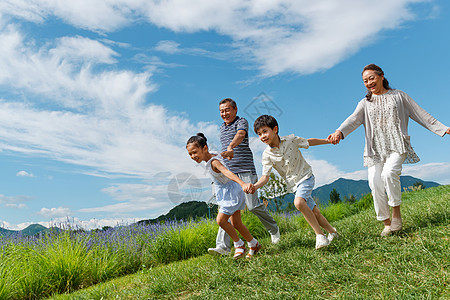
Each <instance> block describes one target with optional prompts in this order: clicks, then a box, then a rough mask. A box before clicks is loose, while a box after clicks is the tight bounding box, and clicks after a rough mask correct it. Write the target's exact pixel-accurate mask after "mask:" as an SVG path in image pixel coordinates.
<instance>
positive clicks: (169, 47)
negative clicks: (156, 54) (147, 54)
mask: <svg viewBox="0 0 450 300" xmlns="http://www.w3.org/2000/svg"><path fill="white" fill-rule="evenodd" d="M179 46H180V44H178V43H177V42H175V41H160V42H158V44H157V45H156V47H155V50H157V51H162V52H166V53H169V54H174V53H177V52H178V51H179V49H178V47H179Z"/></svg>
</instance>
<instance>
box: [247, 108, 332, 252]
mask: <svg viewBox="0 0 450 300" xmlns="http://www.w3.org/2000/svg"><path fill="white" fill-rule="evenodd" d="M254 130H255V133H256V134H257V135H258V136H259V139H260V140H261V141H262V142H263V143H265V144H267V145H268V147H267V148H266V149H265V150H264V152H263V156H262V164H263V170H262V176H261V178H260V179H259V180H258V182H256V183H255V188H256V189H259V188H261V187H262V186H264V185H265V184H266V183H267V182H268V181H269V176H270V172H271V170H272V167H273V168H275V170H277V172H278V174H280V176H281V177H283V178H284V180H285V181H286V184H287V190H288V192H290V193H292V192H295V199H294V205H295V207H296V208H297V209H298V210H299V211H300V212H301V213H302V214H303V216H304V217H305V219H306V221H307V222H308V223H309V225H310V226H311V227H312V229H313V230H314V232H315V233H316V249H320V248H323V247H326V246H328V245H329V244H330V242H331V240H333V239H334V238H336V237H338V234H337V232H336V229H335V228H334V227H332V226H331V225H330V223H328V220H327V219H326V218H325V217H324V216H323V215H322V214H321V213H320V211H319V208H318V207H317V205H316V203H315V202H314V199H313V198H312V196H311V193H312V190H313V188H314V175H313V172H312V168H311V166H310V165H309V164H308V163H307V162H306V161H305V159H304V158H303V156H302V154H301V152H300V150H299V149H298V148H305V149H308V148H309V146H316V145H323V144H330V142H329V141H328V140H327V139H304V138H301V137H297V136H294V135H293V134H291V135H289V136H283V137H280V136H278V123H277V120H276V119H275V118H274V117H272V116H269V115H262V116H260V117H258V119H256V121H255V123H254ZM320 227H323V228H324V229H325V230H326V231H327V232H328V233H329V234H328V237H327V236H326V235H324V234H323V231H322V229H321V228H320Z"/></svg>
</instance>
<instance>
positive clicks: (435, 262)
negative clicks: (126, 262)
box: [54, 186, 450, 299]
mask: <svg viewBox="0 0 450 300" xmlns="http://www.w3.org/2000/svg"><path fill="white" fill-rule="evenodd" d="M403 199H404V204H403V205H402V212H403V218H404V230H403V231H402V233H400V234H397V235H393V236H390V237H387V238H382V237H380V236H379V232H380V231H381V229H382V225H381V224H380V223H379V222H377V221H376V220H375V217H374V212H373V211H372V210H367V211H364V212H362V213H360V214H357V215H354V216H351V217H348V218H345V219H342V220H340V221H337V222H334V223H333V225H334V226H335V227H337V228H338V230H339V231H340V233H341V235H342V236H341V238H340V239H339V240H337V241H336V242H333V244H332V245H330V246H329V247H328V248H327V249H324V251H316V250H314V242H315V241H314V236H313V232H312V230H311V229H308V230H301V231H297V232H292V233H286V234H282V241H281V242H280V243H279V244H277V245H272V244H269V241H268V240H265V241H263V242H265V243H264V251H262V253H261V254H260V255H259V256H258V257H256V258H255V259H253V260H252V261H244V260H242V261H237V262H235V261H233V260H232V259H231V258H230V257H220V258H216V257H211V256H208V255H204V256H201V257H197V258H193V259H189V260H185V261H181V262H176V263H171V264H168V265H164V266H160V267H156V268H154V269H149V270H144V271H141V272H139V273H137V274H133V275H130V276H125V277H122V278H118V279H115V280H111V281H109V282H107V283H103V284H99V285H97V286H93V287H90V288H88V289H85V290H81V291H78V292H75V293H73V294H70V295H60V296H55V298H54V299H164V298H167V299H173V298H182V299H241V298H244V297H245V298H247V299H298V298H301V299H330V298H348V299H440V298H441V299H450V298H449V297H450V296H449V295H450V274H449V270H450V259H449V256H450V250H449V245H450V242H449V237H450V226H449V223H450V222H449V221H450V186H441V187H437V188H431V189H427V190H423V191H417V192H409V193H404V194H403Z"/></svg>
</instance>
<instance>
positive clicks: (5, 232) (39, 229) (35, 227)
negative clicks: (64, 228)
mask: <svg viewBox="0 0 450 300" xmlns="http://www.w3.org/2000/svg"><path fill="white" fill-rule="evenodd" d="M52 230H59V229H58V228H56V227H52V228H47V227H45V226H42V225H40V224H31V225H30V226H28V227H27V228H25V229H22V230H9V229H4V228H0V236H11V235H16V234H21V235H23V236H31V235H35V234H38V233H46V232H49V231H52Z"/></svg>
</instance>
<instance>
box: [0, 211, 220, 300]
mask: <svg viewBox="0 0 450 300" xmlns="http://www.w3.org/2000/svg"><path fill="white" fill-rule="evenodd" d="M66 227H67V226H66ZM216 232H217V225H216V224H215V222H214V221H211V220H202V221H197V222H194V221H191V222H186V221H172V222H166V223H164V224H159V223H158V224H150V225H130V226H121V227H116V228H108V229H106V230H94V231H84V230H79V229H72V228H64V226H63V228H62V230H58V231H55V232H53V233H50V234H45V235H36V236H20V235H13V236H9V237H0V249H1V251H0V299H39V298H44V297H47V296H50V295H52V294H58V293H64V292H71V291H74V290H76V289H80V288H83V287H87V286H90V285H93V284H96V283H98V282H103V281H106V280H109V279H111V278H115V277H118V276H122V275H124V274H130V273H134V272H136V271H138V270H141V269H145V268H151V267H153V266H155V265H158V264H161V263H167V262H171V261H176V260H181V259H186V258H189V257H193V256H198V255H201V254H204V253H205V249H206V248H207V247H209V246H210V245H212V244H214V241H215V235H216Z"/></svg>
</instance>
